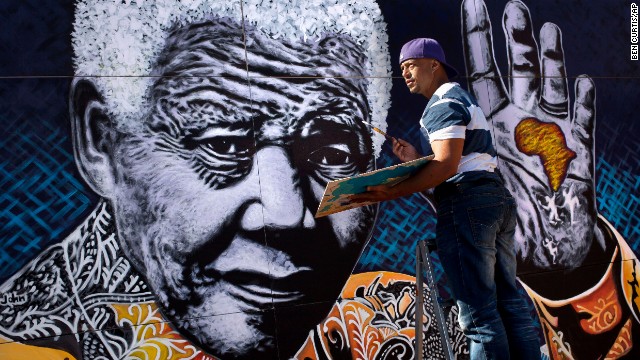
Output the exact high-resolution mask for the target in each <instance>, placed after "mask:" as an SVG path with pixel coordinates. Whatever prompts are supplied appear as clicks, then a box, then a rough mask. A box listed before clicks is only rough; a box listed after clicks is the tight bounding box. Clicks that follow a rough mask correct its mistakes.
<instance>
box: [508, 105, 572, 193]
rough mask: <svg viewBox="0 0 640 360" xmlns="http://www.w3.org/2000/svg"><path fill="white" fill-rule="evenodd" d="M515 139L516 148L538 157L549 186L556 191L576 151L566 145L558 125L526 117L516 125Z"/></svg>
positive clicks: (565, 175)
mask: <svg viewBox="0 0 640 360" xmlns="http://www.w3.org/2000/svg"><path fill="white" fill-rule="evenodd" d="M515 141H516V146H517V147H518V150H520V151H522V152H523V153H525V154H527V155H532V156H538V157H539V158H540V160H541V161H542V166H543V167H544V172H545V174H546V175H547V178H548V179H549V186H550V187H551V189H553V191H558V189H559V188H560V185H562V183H563V182H564V179H565V178H566V177H567V171H568V169H569V164H570V163H571V160H573V159H574V158H575V157H576V153H575V152H574V151H573V150H571V149H569V147H568V146H567V139H566V138H565V136H564V133H563V132H562V129H560V126H558V125H557V124H554V123H547V122H543V121H540V120H538V119H535V118H527V119H524V120H522V121H521V122H520V123H519V124H518V125H517V126H516V129H515Z"/></svg>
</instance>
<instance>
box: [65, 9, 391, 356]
mask: <svg viewBox="0 0 640 360" xmlns="http://www.w3.org/2000/svg"><path fill="white" fill-rule="evenodd" d="M242 6H243V10H244V16H245V19H244V21H243V19H242V18H241V16H240V14H241V13H240V3H239V2H231V3H229V2H228V1H194V2H178V1H163V2H158V3H153V4H150V3H147V2H141V3H140V4H136V3H133V2H131V3H125V4H116V3H114V2H112V1H86V2H79V3H78V4H77V8H76V19H75V24H74V34H73V44H74V51H75V67H76V80H75V81H74V85H73V91H72V107H71V108H72V118H73V119H74V124H75V125H74V131H75V132H76V135H74V136H75V138H76V142H75V145H76V154H77V156H78V162H79V167H80V171H81V173H82V174H83V176H84V177H85V179H87V181H88V182H89V183H90V185H91V186H92V187H93V188H94V190H95V191H96V192H98V193H99V194H101V195H103V196H104V197H105V198H107V199H108V200H109V202H110V203H111V205H112V207H113V209H114V212H115V214H114V215H115V221H116V226H117V231H118V236H119V240H120V243H121V244H122V247H123V249H124V251H125V252H126V253H127V254H128V255H129V257H131V258H132V259H134V263H135V264H136V266H137V267H138V270H140V271H141V272H142V273H143V274H144V275H145V276H146V277H147V279H148V282H149V285H150V286H151V288H152V290H153V291H154V293H155V294H156V296H157V298H158V301H159V303H160V305H161V307H162V311H163V312H164V314H165V315H166V316H167V317H168V318H169V319H171V320H172V321H173V322H174V323H175V324H176V326H177V327H178V329H179V330H180V331H181V332H182V334H183V335H185V336H187V337H188V338H190V339H191V340H193V341H194V342H195V343H196V344H198V345H200V346H201V347H202V348H203V349H205V350H207V351H209V352H211V353H212V354H214V355H224V356H231V357H236V356H238V357H249V358H250V357H251V356H253V355H251V353H252V352H261V353H262V355H260V356H264V352H265V351H266V352H268V351H274V350H273V349H274V348H275V345H274V341H275V326H274V325H273V313H272V312H270V309H272V308H273V307H274V306H275V307H276V308H277V307H287V306H293V305H300V304H307V303H322V302H326V306H314V308H313V311H311V310H310V312H313V314H307V315H306V316H305V318H304V319H301V320H300V321H297V322H296V326H297V328H296V329H291V330H290V331H291V332H292V334H282V332H280V333H279V335H280V336H283V338H285V339H287V342H289V343H290V344H289V345H288V346H291V347H292V348H291V349H290V350H289V352H291V351H294V350H295V348H296V347H298V346H299V345H300V344H302V340H303V339H304V337H306V334H307V333H308V331H309V330H310V329H311V327H312V326H313V325H315V324H317V323H318V322H319V321H320V320H321V319H322V318H323V317H324V316H325V315H326V313H327V311H328V310H329V308H330V307H331V305H332V304H333V300H335V298H336V297H337V296H338V294H339V291H340V289H341V288H342V286H343V284H344V282H345V281H346V279H347V278H348V276H349V275H350V272H351V269H352V268H353V266H354V265H355V262H356V261H357V258H358V256H359V254H360V251H361V250H362V248H363V246H364V244H365V243H366V241H367V238H368V237H369V235H370V233H371V230H372V227H373V220H374V218H375V209H374V208H372V207H364V208H361V209H357V210H352V211H349V212H344V213H341V214H335V215H332V216H329V217H326V218H322V219H314V218H313V214H314V213H315V209H316V208H317V206H318V200H319V198H320V196H321V195H322V192H323V190H324V187H325V185H326V183H327V181H330V180H333V179H337V178H343V177H346V176H352V175H355V174H358V173H361V172H364V171H368V170H371V169H373V166H374V160H375V155H376V154H377V153H378V152H379V151H380V147H381V141H382V140H383V138H382V137H379V138H372V137H371V133H370V132H369V130H368V129H367V128H366V127H365V126H364V124H363V122H362V121H363V120H365V121H370V122H372V123H374V124H375V125H376V126H377V127H379V128H381V129H386V124H385V121H386V112H387V109H388V107H389V98H388V97H389V90H390V62H389V55H388V51H387V44H386V34H385V25H384V23H383V21H382V18H381V14H380V11H379V9H378V8H377V5H376V4H375V3H373V2H372V1H362V2H358V3H356V4H349V5H346V4H341V2H339V1H335V0H334V1H325V2H313V3H309V2H307V1H293V2H292V1H273V2H272V1H265V2H258V1H247V2H245V3H243V5H242ZM98 24H99V25H100V26H98ZM96 75H97V76H96ZM124 75H126V76H124ZM149 75H150V76H149ZM82 94H84V95H82ZM87 94H95V95H93V96H92V95H87ZM83 129H88V131H83ZM219 314H227V315H225V316H216V315H219ZM295 339H299V340H300V341H296V340H295ZM280 350H281V351H282V350H283V349H282V348H281V349H280ZM284 351H287V349H284Z"/></svg>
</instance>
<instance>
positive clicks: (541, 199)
mask: <svg viewBox="0 0 640 360" xmlns="http://www.w3.org/2000/svg"><path fill="white" fill-rule="evenodd" d="M502 24H503V29H504V32H505V36H506V44H507V57H508V59H509V64H508V65H509V66H508V72H509V74H508V77H507V81H508V90H507V88H506V87H505V84H504V83H503V81H502V78H501V76H500V71H499V70H498V67H497V65H496V62H495V58H494V51H493V41H492V35H491V34H492V32H491V23H490V20H489V16H488V13H487V9H486V6H485V4H484V2H483V1H481V0H464V2H463V4H462V35H463V36H462V37H463V43H464V52H465V60H466V67H467V73H468V74H469V76H470V80H469V82H470V84H469V85H470V88H471V89H472V91H473V93H474V95H475V96H476V98H477V99H478V102H479V103H480V106H481V107H482V109H483V111H484V113H485V114H486V115H487V118H488V119H489V121H490V122H491V123H492V125H493V136H494V139H495V143H496V147H497V151H498V157H499V166H500V169H501V171H502V174H503V176H504V178H505V181H506V183H507V186H508V188H509V190H511V192H512V193H513V195H514V197H515V198H516V200H517V203H518V223H519V226H518V230H517V233H516V242H517V250H518V256H519V261H520V262H521V263H525V264H531V265H533V266H534V267H535V268H537V269H557V268H566V267H569V268H574V267H577V266H579V265H580V264H581V263H582V261H583V260H584V258H585V257H586V255H587V252H588V251H589V249H590V248H591V246H593V245H596V244H594V241H595V242H596V243H599V244H600V245H596V246H604V244H603V240H602V236H601V234H600V232H599V231H598V229H597V226H596V216H597V212H596V204H595V191H594V178H593V174H594V160H593V150H594V141H593V133H594V125H595V86H594V84H593V81H592V80H591V79H590V78H589V77H586V76H580V77H578V78H577V79H576V81H575V94H576V96H575V97H576V99H575V102H574V104H573V110H572V111H569V103H570V101H569V91H568V86H567V78H566V71H565V64H564V53H563V48H562V39H561V32H560V29H559V28H558V27H557V26H556V25H554V24H551V23H546V24H544V25H543V26H542V29H541V30H540V36H539V39H540V48H539V49H538V45H537V43H536V40H535V38H534V35H533V29H532V22H531V17H530V14H529V9H528V8H527V7H526V6H525V5H524V4H523V3H522V2H521V1H511V2H509V3H507V5H506V6H505V10H504V14H503V19H502Z"/></svg>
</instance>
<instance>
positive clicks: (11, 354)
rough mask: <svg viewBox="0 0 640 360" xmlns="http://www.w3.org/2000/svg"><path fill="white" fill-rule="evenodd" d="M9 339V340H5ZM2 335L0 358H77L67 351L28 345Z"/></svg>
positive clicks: (64, 359)
mask: <svg viewBox="0 0 640 360" xmlns="http://www.w3.org/2000/svg"><path fill="white" fill-rule="evenodd" d="M5 341H7V342H5ZM9 341H11V340H8V339H4V338H2V337H0V342H2V343H1V344H0V359H12V360H33V359H42V360H76V358H75V357H73V356H71V354H69V353H68V352H66V351H62V350H58V349H51V348H46V347H41V346H33V345H26V344H22V343H18V342H9Z"/></svg>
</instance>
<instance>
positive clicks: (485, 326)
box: [435, 174, 541, 360]
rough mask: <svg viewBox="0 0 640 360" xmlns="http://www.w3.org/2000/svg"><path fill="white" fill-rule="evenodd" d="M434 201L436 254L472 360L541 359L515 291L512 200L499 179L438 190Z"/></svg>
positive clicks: (449, 185) (527, 312)
mask: <svg viewBox="0 0 640 360" xmlns="http://www.w3.org/2000/svg"><path fill="white" fill-rule="evenodd" d="M491 175H492V176H493V175H495V174H491ZM435 199H436V202H437V216H438V222H437V225H436V243H437V246H438V255H439V257H440V260H441V262H442V266H443V268H444V272H445V274H446V275H447V278H448V280H449V284H450V286H451V290H452V293H453V295H454V297H455V299H456V302H457V304H458V308H459V316H458V322H459V323H460V326H461V327H462V330H463V331H464V333H465V335H466V336H467V339H468V341H469V351H470V353H471V359H483V360H484V359H510V358H511V359H518V360H519V359H535V360H539V359H540V357H541V356H540V344H539V341H538V336H537V333H536V330H535V328H534V327H533V325H532V320H531V317H530V315H529V309H528V307H527V306H526V303H525V302H524V299H522V297H521V296H520V293H519V292H518V288H517V286H516V257H515V248H514V232H515V227H516V207H515V201H514V199H513V197H511V194H510V193H509V191H508V190H507V189H506V188H505V187H504V185H503V183H502V180H501V179H500V178H499V177H498V176H497V175H495V176H494V178H493V179H485V180H477V181H473V182H467V183H461V184H455V185H454V184H447V185H440V186H438V187H437V188H436V191H435Z"/></svg>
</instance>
